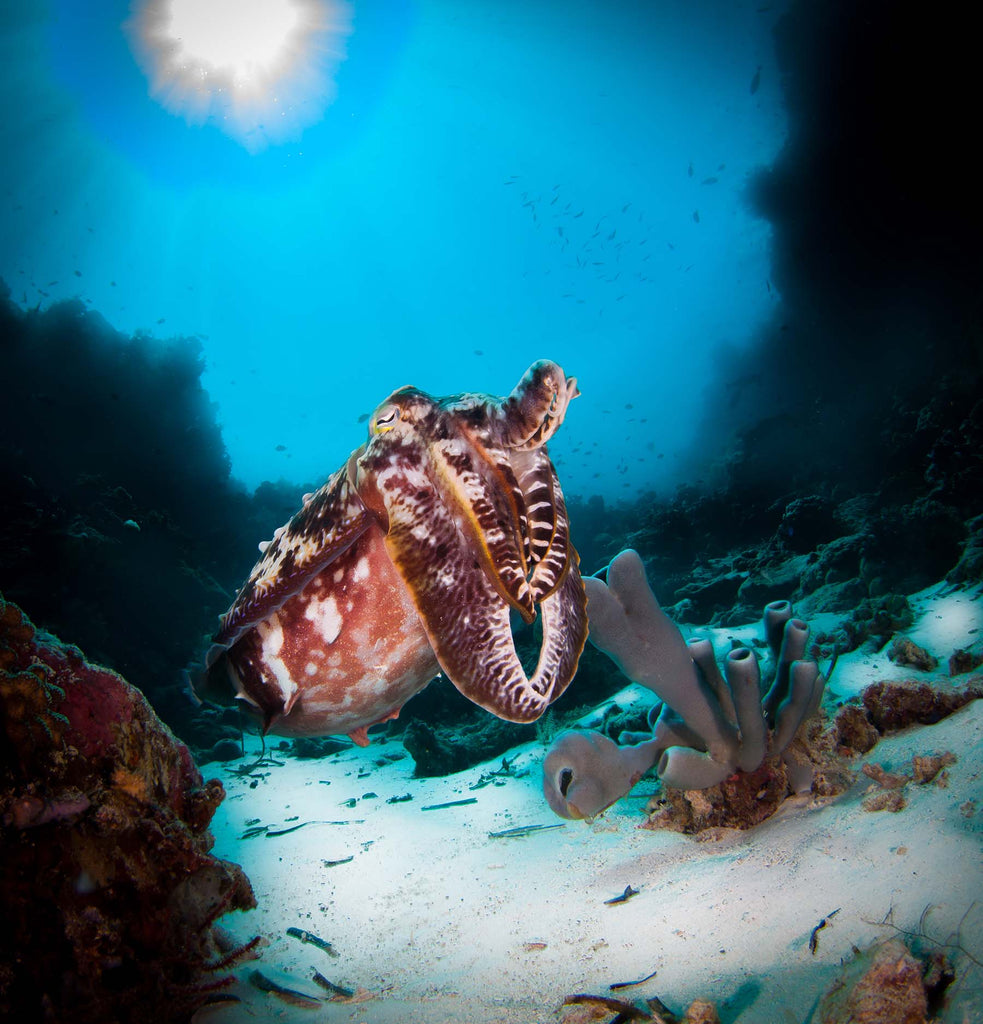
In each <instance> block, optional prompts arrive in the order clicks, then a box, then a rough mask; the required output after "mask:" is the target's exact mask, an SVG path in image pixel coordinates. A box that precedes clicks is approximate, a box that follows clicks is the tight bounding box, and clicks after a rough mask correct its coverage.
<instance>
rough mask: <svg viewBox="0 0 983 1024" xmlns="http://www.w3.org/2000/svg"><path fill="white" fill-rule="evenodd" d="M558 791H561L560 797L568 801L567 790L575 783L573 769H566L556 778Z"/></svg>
mask: <svg viewBox="0 0 983 1024" xmlns="http://www.w3.org/2000/svg"><path fill="white" fill-rule="evenodd" d="M556 782H557V787H556V788H557V789H558V790H559V791H560V795H561V796H562V797H563V798H564V799H566V796H567V790H568V789H569V788H570V783H571V782H573V769H572V768H564V769H562V771H561V772H560V773H559V775H557V777H556Z"/></svg>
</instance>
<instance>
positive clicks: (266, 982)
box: [249, 971, 321, 1010]
mask: <svg viewBox="0 0 983 1024" xmlns="http://www.w3.org/2000/svg"><path fill="white" fill-rule="evenodd" d="M249 984H250V985H252V986H253V988H258V989H259V990H260V992H270V993H272V994H273V995H275V996H279V997H280V998H281V999H282V1000H283V1001H284V1002H285V1003H290V1004H291V1005H292V1006H302V1007H304V1008H305V1009H308V1010H313V1009H315V1008H316V1007H318V1006H320V1005H321V1000H320V999H318V998H317V996H309V995H305V994H304V993H303V992H298V991H297V990H296V989H292V988H286V987H285V986H284V985H279V984H277V982H275V981H273V980H272V979H271V978H267V976H266V975H265V974H264V973H263V972H262V971H253V972H252V973H250V975H249Z"/></svg>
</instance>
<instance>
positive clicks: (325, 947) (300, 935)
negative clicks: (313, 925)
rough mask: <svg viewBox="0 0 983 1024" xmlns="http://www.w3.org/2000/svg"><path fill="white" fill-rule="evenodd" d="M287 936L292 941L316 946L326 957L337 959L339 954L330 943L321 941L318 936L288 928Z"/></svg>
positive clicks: (300, 929) (302, 930)
mask: <svg viewBox="0 0 983 1024" xmlns="http://www.w3.org/2000/svg"><path fill="white" fill-rule="evenodd" d="M287 934H288V935H289V936H290V937H291V938H292V939H299V940H300V941H301V942H305V943H307V944H308V945H310V946H317V948H318V949H320V950H321V951H322V952H324V953H327V954H328V956H333V957H339V956H341V954H340V953H339V952H338V951H337V950H336V949H335V948H334V946H332V945H331V943H330V942H327V941H326V940H324V939H322V938H321V937H320V936H319V935H315V934H314V933H313V932H308V931H305V930H304V929H303V928H288V929H287Z"/></svg>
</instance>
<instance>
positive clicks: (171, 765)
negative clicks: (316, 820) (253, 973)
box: [0, 596, 255, 1024]
mask: <svg viewBox="0 0 983 1024" xmlns="http://www.w3.org/2000/svg"><path fill="white" fill-rule="evenodd" d="M224 795H225V794H224V791H223V789H222V785H221V783H219V782H218V781H215V780H212V781H210V782H207V783H205V782H203V780H202V777H201V774H200V773H199V771H198V769H197V768H196V767H195V765H194V762H193V761H192V759H191V755H190V753H189V751H188V749H187V747H185V746H184V744H182V743H180V742H179V741H178V740H176V739H175V738H174V736H173V735H172V734H171V732H170V731H169V730H168V729H167V727H166V726H165V725H163V724H162V723H161V722H160V720H159V719H158V718H157V716H156V715H155V714H154V712H153V710H152V709H151V707H150V705H149V704H148V703H147V701H146V699H145V698H144V697H143V695H142V694H141V693H140V692H139V691H138V690H136V689H135V688H134V687H132V686H131V685H130V684H129V683H127V682H126V681H125V680H124V679H123V678H122V677H120V676H118V675H116V674H115V673H114V672H110V671H108V670H107V669H103V668H100V667H98V666H95V665H91V664H89V663H88V662H87V661H86V660H85V658H84V657H83V655H82V653H81V651H79V650H78V649H77V648H74V647H68V646H65V645H62V644H61V643H59V642H58V641H57V640H56V639H55V638H54V637H51V636H48V635H47V634H43V633H41V632H39V631H36V630H35V628H34V626H33V625H32V623H31V622H30V620H29V619H28V618H27V617H26V616H25V615H24V614H23V612H22V611H21V610H20V609H19V608H18V607H17V606H16V605H14V604H12V603H10V602H5V601H4V600H3V598H2V596H0V862H2V864H3V870H2V872H0V904H2V905H3V907H4V927H3V929H2V931H0V1016H3V1017H4V1019H7V1018H8V1017H9V1019H11V1020H13V1019H17V1020H72V1021H75V1022H77V1024H78V1022H82V1024H85V1022H103V1021H107V1020H113V1021H119V1022H124V1021H136V1020H139V1021H141V1024H146V1022H150V1021H181V1020H187V1019H188V1018H189V1017H190V1016H191V1014H192V1013H193V1012H194V1010H195V1009H196V1008H197V1007H198V1006H200V1005H202V1004H203V1003H205V1002H206V1001H207V1000H208V999H209V997H210V993H212V992H213V991H214V990H215V989H216V988H221V987H222V986H223V985H224V984H225V979H224V978H222V977H221V976H220V971H221V969H222V968H223V967H224V966H226V965H227V964H228V963H229V962H231V961H232V960H234V959H235V958H236V956H237V955H238V954H241V953H243V952H244V951H245V948H247V947H244V948H243V949H241V950H238V951H233V952H232V953H231V955H230V954H228V953H227V952H226V953H224V954H223V953H222V952H221V950H220V947H219V946H218V945H217V943H216V939H215V937H214V936H213V932H212V924H213V922H214V921H215V920H216V918H217V917H218V916H219V915H221V914H224V913H226V912H227V911H230V910H235V909H247V908H250V907H253V906H255V900H254V898H253V893H252V889H251V887H250V885H249V880H248V879H247V878H246V876H245V874H243V872H242V870H241V869H240V868H239V867H238V866H237V865H235V864H231V863H229V862H227V861H223V860H219V859H217V858H216V857H214V856H212V855H211V854H210V853H209V850H210V849H211V847H212V845H213V842H214V840H213V838H212V836H211V834H210V832H209V831H208V825H209V822H210V821H211V819H212V815H213V814H214V812H215V809H216V807H217V806H218V804H219V803H220V802H221V801H222V799H223V797H224Z"/></svg>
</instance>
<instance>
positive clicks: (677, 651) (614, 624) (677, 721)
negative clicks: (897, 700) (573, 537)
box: [543, 549, 826, 818]
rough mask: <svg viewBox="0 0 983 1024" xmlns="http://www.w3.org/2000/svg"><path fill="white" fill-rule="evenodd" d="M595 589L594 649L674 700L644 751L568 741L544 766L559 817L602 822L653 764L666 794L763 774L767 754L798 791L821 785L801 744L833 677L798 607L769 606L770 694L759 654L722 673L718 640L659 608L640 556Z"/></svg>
mask: <svg viewBox="0 0 983 1024" xmlns="http://www.w3.org/2000/svg"><path fill="white" fill-rule="evenodd" d="M584 584H585V586H586V588H587V595H588V605H587V614H588V620H589V623H590V639H591V641H592V642H593V643H594V645H595V646H597V647H599V648H600V649H601V650H602V651H604V652H605V653H607V654H608V655H609V656H610V657H611V658H612V659H613V660H614V661H615V662H616V663H617V664H618V666H619V667H620V668H621V670H622V671H623V672H624V673H625V675H627V676H628V677H629V678H630V679H632V680H633V681H634V682H636V683H640V684H641V685H643V686H646V687H648V688H649V689H651V690H653V691H654V692H655V694H656V695H657V696H658V697H660V698H661V699H662V701H663V704H662V707H661V711H660V712H659V713H658V717H657V718H655V720H654V721H653V722H652V725H653V732H652V737H651V739H648V738H646V739H645V740H643V742H641V743H635V744H631V745H623V746H619V745H618V744H616V743H614V742H613V741H611V740H610V739H608V738H607V737H606V736H603V735H602V734H600V733H596V732H590V731H570V732H566V733H563V734H562V735H561V736H559V737H558V738H557V740H556V742H555V743H554V744H553V745H552V747H551V748H550V750H549V752H548V753H547V755H546V759H545V761H544V765H543V770H544V780H543V788H544V792H545V794H546V798H547V801H548V802H549V804H550V806H551V807H552V808H553V810H554V811H555V812H556V813H557V814H559V815H560V816H561V817H565V818H592V817H594V816H595V815H597V814H599V813H600V812H601V811H603V810H604V809H605V808H607V807H609V806H610V805H611V804H612V803H614V802H615V801H616V800H618V799H619V798H620V797H622V796H624V795H625V794H626V793H627V792H628V790H629V789H631V787H632V786H633V785H634V784H635V782H637V781H638V779H639V778H640V777H641V776H642V775H643V774H644V773H645V772H646V771H647V770H648V769H649V768H650V767H651V766H653V765H657V766H658V769H657V770H658V775H659V778H660V779H661V781H662V783H663V785H664V786H665V787H671V788H678V789H682V790H696V789H707V788H709V787H711V786H715V785H717V784H719V783H722V782H724V781H725V780H727V779H728V778H729V777H730V776H732V775H734V774H735V773H736V772H742V773H747V774H748V775H752V774H753V773H755V772H756V771H758V769H760V768H761V767H762V765H763V764H764V763H765V761H766V758H768V759H775V760H776V761H779V760H780V761H781V762H783V764H781V771H782V773H783V776H784V779H785V782H786V784H787V785H789V786H791V788H792V789H793V790H794V791H796V792H804V791H807V790H808V789H809V788H810V786H811V784H812V767H811V765H810V764H809V763H808V760H807V759H805V758H799V757H796V756H795V755H794V753H793V751H792V750H791V749H790V744H791V743H792V741H793V739H794V738H795V736H796V734H797V733H798V731H799V729H800V726H801V725H802V724H803V722H804V721H805V720H806V719H807V718H808V717H809V716H810V715H811V714H812V713H813V712H815V711H816V710H818V708H819V705H820V703H821V701H822V695H823V689H824V687H825V684H826V680H825V678H824V676H822V675H821V674H820V672H819V667H818V665H817V664H816V663H815V662H814V661H811V660H806V659H805V653H806V642H807V639H808V635H809V630H808V626H807V625H806V623H804V622H803V621H802V620H800V619H796V618H793V617H792V608H791V606H790V605H789V603H788V602H787V601H778V602H774V603H772V604H770V605H768V606H767V608H766V609H765V616H764V624H765V634H766V637H767V642H768V646H769V648H770V649H771V654H772V659H773V664H774V676H773V678H772V681H771V684H770V686H769V687H768V688H767V690H763V689H762V685H761V673H760V670H759V667H758V660H757V657H756V656H755V654H754V651H752V650H751V649H750V648H748V647H736V648H735V649H733V650H732V651H730V652H729V654H728V655H727V657H726V659H725V660H724V671H723V673H721V671H720V669H719V667H718V665H717V662H716V659H715V656H714V651H713V646H712V644H711V643H710V641H709V640H707V639H695V640H693V641H691V642H690V643H687V642H686V641H685V640H684V639H683V637H682V634H681V633H680V632H679V630H678V628H677V627H676V625H675V624H674V623H673V622H672V620H671V619H670V618H669V617H668V616H667V615H666V614H665V613H664V612H663V611H662V609H661V608H660V607H659V603H658V601H657V600H656V598H655V595H654V594H653V593H652V590H651V588H650V587H649V585H648V581H647V580H646V578H645V569H644V566H643V564H642V560H641V558H640V557H639V555H638V553H637V552H635V551H633V550H631V549H629V550H626V551H623V552H621V554H619V555H618V556H617V557H616V558H615V559H614V560H613V561H612V562H611V564H610V565H609V566H608V568H607V570H606V581H605V580H602V579H599V578H596V577H588V578H586V579H585V580H584ZM637 738H638V736H637V734H633V735H630V736H625V735H623V736H622V740H625V739H637ZM761 781H762V780H756V783H755V785H756V788H758V787H759V785H760V782H761Z"/></svg>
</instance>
